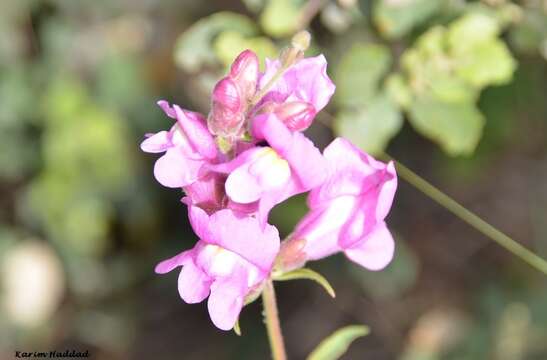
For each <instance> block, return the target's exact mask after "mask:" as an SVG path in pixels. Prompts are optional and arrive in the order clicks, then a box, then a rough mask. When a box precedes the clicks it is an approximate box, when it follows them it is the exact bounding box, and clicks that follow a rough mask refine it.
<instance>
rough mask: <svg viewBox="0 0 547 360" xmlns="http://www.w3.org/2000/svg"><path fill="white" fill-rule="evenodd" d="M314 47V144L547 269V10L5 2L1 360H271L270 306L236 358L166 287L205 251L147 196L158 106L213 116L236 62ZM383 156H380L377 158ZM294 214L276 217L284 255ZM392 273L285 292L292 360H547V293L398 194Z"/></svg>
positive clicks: (352, 272) (339, 271) (392, 4)
mask: <svg viewBox="0 0 547 360" xmlns="http://www.w3.org/2000/svg"><path fill="white" fill-rule="evenodd" d="M304 28H306V29H308V30H309V31H310V32H311V33H312V35H313V42H312V47H311V49H310V50H309V51H308V54H309V55H313V54H317V53H324V54H325V55H326V57H327V59H328V61H329V74H330V76H331V77H332V78H333V79H334V80H335V81H336V83H337V86H338V89H337V94H336V95H335V97H334V98H333V100H332V102H331V104H330V105H329V107H328V108H327V109H326V111H325V113H324V114H322V115H321V116H319V117H318V119H317V121H316V124H315V125H314V126H313V127H312V128H311V129H310V130H309V131H308V135H309V136H311V137H312V138H313V139H314V140H315V141H316V142H317V143H318V144H320V146H321V147H322V146H324V145H325V144H327V143H328V142H329V141H330V140H331V139H332V138H333V136H335V135H345V136H348V137H350V138H351V139H352V140H353V141H354V142H356V143H358V144H359V145H360V146H361V147H363V148H364V149H366V150H367V151H370V152H372V153H375V154H382V152H383V151H388V152H389V154H390V155H392V156H393V157H395V158H396V159H398V160H400V161H401V162H402V163H404V164H406V165H407V166H409V167H410V168H412V169H413V170H414V171H416V172H417V173H418V174H420V175H422V176H423V177H425V178H427V179H428V180H430V181H431V182H432V183H434V184H436V185H437V186H438V187H440V188H441V189H442V190H443V191H445V192H446V193H448V194H450V195H452V196H453V197H455V198H456V199H458V200H459V201H460V202H461V203H463V204H464V205H465V206H466V207H468V208H469V209H471V210H473V211H475V212H477V213H478V214H480V215H481V216H482V217H484V218H485V219H486V220H488V221H489V222H491V223H492V224H494V225H495V226H497V227H499V228H500V229H502V230H503V231H505V232H507V233H508V234H509V235H510V236H513V237H514V238H516V239H518V240H519V241H520V242H522V243H523V244H524V245H526V246H527V247H529V248H531V249H533V250H534V251H535V252H536V253H538V254H540V255H542V256H543V257H547V221H546V220H547V101H546V97H545V96H546V95H545V94H546V90H547V2H545V1H541V0H522V1H517V2H510V1H504V0H484V1H464V0H376V1H373V0H368V1H367V0H364V1H356V0H337V1H336V0H330V1H327V0H325V1H323V0H318V1H316V0H310V1H304V0H245V1H242V2H241V1H236V0H230V1H220V0H218V1H202V0H164V1H152V0H118V1H108V0H95V1H90V0H88V1H84V0H3V1H2V2H1V4H0V286H1V288H0V304H1V306H0V359H11V358H13V357H14V351H15V350H20V351H35V350H38V351H49V350H54V349H58V350H65V349H76V350H80V351H84V350H89V352H90V354H91V357H92V358H93V359H196V360H197V359H200V360H201V359H267V358H268V357H269V349H268V343H267V338H266V333H265V330H264V328H263V324H262V321H261V310H260V304H259V302H257V303H254V304H252V305H250V306H248V307H246V308H245V309H244V311H243V313H242V316H241V318H240V324H241V329H242V332H243V336H241V337H238V336H236V335H235V334H234V333H233V332H228V333H225V332H222V331H220V330H218V329H216V328H215V327H214V326H213V325H212V323H211V322H210V321H209V319H208V315H207V311H206V305H205V303H202V304H198V305H187V304H184V303H183V302H182V300H181V299H180V298H179V297H178V294H177V290H176V276H177V275H176V274H175V273H171V274H169V275H165V276H157V275H154V273H153V267H154V265H155V264H156V263H157V262H158V261H160V260H162V259H164V258H166V257H169V256H171V255H173V254H175V253H178V252H179V251H181V250H182V249H185V248H189V247H191V246H192V245H193V243H194V242H195V241H196V238H195V236H194V235H193V234H192V233H191V230H190V228H189V225H188V221H187V216H186V209H185V208H184V206H182V204H180V202H179V199H180V197H181V196H182V194H181V193H180V192H179V191H177V190H173V189H166V188H163V187H161V186H160V185H159V184H158V183H156V182H155V180H154V178H153V175H152V166H153V162H154V160H155V156H152V155H150V154H144V153H142V152H141V151H140V150H139V143H140V141H141V140H142V139H143V134H144V133H146V132H155V131H158V130H160V129H166V128H168V127H169V126H170V120H169V119H167V118H166V117H165V116H164V115H163V114H162V112H161V111H160V110H159V108H158V107H156V106H155V101H156V100H158V99H167V100H169V101H173V102H176V103H178V104H180V105H181V106H183V107H184V108H187V109H191V110H196V111H201V112H203V113H207V112H208V106H209V92H210V90H211V88H212V86H213V84H214V83H215V81H216V80H218V79H219V78H220V77H221V76H222V74H224V73H225V71H226V66H227V65H228V64H229V63H230V61H231V60H232V59H233V58H234V56H235V55H237V53H238V52H239V51H241V50H243V49H245V48H252V49H254V50H255V51H257V52H258V53H259V55H260V56H261V57H266V56H269V57H275V56H276V54H277V52H278V51H279V49H281V48H282V47H283V46H284V45H286V44H287V42H288V41H289V39H290V37H291V35H292V34H294V33H295V31H297V30H298V29H304ZM386 149H387V150H386ZM304 212H305V204H304V198H303V197H296V198H294V199H292V200H291V201H289V202H288V203H287V204H285V205H283V206H281V207H278V208H276V209H275V210H274V213H273V216H272V220H271V222H272V223H273V224H275V225H277V226H278V227H279V228H280V230H281V232H282V233H284V234H287V233H288V232H289V231H290V230H291V226H293V225H294V224H295V223H296V222H297V220H298V218H299V217H300V216H301V215H302V214H303V213H304ZM388 222H389V224H390V228H391V229H392V231H393V232H394V233H395V234H396V238H397V250H396V257H395V260H394V262H393V263H392V264H391V265H390V266H389V267H388V268H387V269H386V270H384V271H382V272H379V273H372V272H367V271H365V270H364V269H362V268H359V267H357V266H355V265H353V264H352V263H350V262H349V261H347V260H346V259H344V258H343V257H342V256H334V257H331V258H328V259H326V260H323V261H320V262H315V263H311V264H310V267H311V268H313V269H314V270H316V271H319V272H321V273H322V274H323V275H324V276H325V277H326V278H328V279H329V281H330V283H331V284H332V285H333V287H334V288H335V289H336V291H337V297H336V299H334V300H333V299H331V298H329V297H328V296H327V295H326V293H325V292H324V291H323V290H322V289H321V288H319V287H318V286H316V284H314V283H312V282H306V281H294V282H284V283H278V285H277V292H278V300H279V307H280V312H281V318H282V326H283V330H284V333H285V337H286V343H287V347H288V352H289V354H290V358H291V359H303V358H305V356H306V354H308V353H309V352H310V351H311V350H312V349H313V348H314V347H315V346H316V345H317V344H318V343H319V341H320V340H321V339H323V338H324V337H326V336H327V335H328V334H330V333H331V332H333V331H334V330H335V329H337V328H339V327H341V326H344V325H349V324H366V325H368V326H370V328H371V330H372V333H371V335H369V336H367V337H365V338H363V339H360V340H358V341H356V342H355V343H354V344H353V345H352V347H351V348H350V350H349V351H348V353H347V354H346V355H345V357H344V359H375V360H382V359H403V360H433V359H500V360H518V359H530V360H531V359H537V360H540V359H547V341H546V340H547V281H546V279H547V278H546V277H545V276H543V275H541V274H540V273H539V272H537V271H536V270H534V269H532V268H530V267H529V266H527V265H526V264H524V263H523V262H522V261H521V260H519V259H518V258H516V257H515V256H513V255H511V254H510V253H508V252H507V251H505V250H503V249H501V248H500V247H498V246H497V245H496V244H494V243H493V242H491V241H490V240H488V239H486V238H485V237H483V236H482V235H480V234H479V233H477V232H476V231H475V230H473V229H472V228H470V227H468V226H467V225H466V224H464V223H463V222H462V221H460V220H459V219H457V218H456V217H454V216H453V215H452V214H450V213H449V212H447V211H446V210H445V209H443V208H441V207H440V206H438V205H437V204H436V203H434V202H433V201H432V200H430V199H429V198H427V197H426V196H424V195H423V194H422V193H421V192H419V191H418V190H416V189H415V188H413V187H411V186H410V185H408V184H407V183H406V182H405V181H403V180H401V181H400V188H399V191H398V193H397V196H396V201H395V203H394V207H393V209H392V212H391V215H390V217H389V219H388Z"/></svg>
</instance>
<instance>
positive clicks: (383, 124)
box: [334, 95, 403, 154]
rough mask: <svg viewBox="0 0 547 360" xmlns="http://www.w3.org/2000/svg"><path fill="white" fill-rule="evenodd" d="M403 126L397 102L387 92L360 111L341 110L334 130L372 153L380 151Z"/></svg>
mask: <svg viewBox="0 0 547 360" xmlns="http://www.w3.org/2000/svg"><path fill="white" fill-rule="evenodd" d="M402 125H403V117H402V115H401V113H400V111H399V109H398V108H397V105H396V104H395V103H394V102H393V101H392V100H391V99H390V98H389V97H388V96H385V95H381V96H378V97H376V98H375V99H373V100H372V101H371V103H370V104H369V105H367V106H363V107H360V108H359V109H357V110H342V111H340V112H339V113H338V114H337V116H336V119H335V122H334V130H335V132H336V133H337V134H339V135H340V136H344V137H346V138H348V139H349V140H350V141H352V142H353V143H354V144H356V145H357V146H359V147H360V148H362V149H363V150H365V151H366V152H369V153H371V154H379V153H381V152H382V151H383V150H384V149H385V148H386V146H387V144H388V142H389V140H391V138H392V137H394V136H395V135H396V134H397V133H398V132H399V130H400V129H401V126H402Z"/></svg>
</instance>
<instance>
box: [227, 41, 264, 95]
mask: <svg viewBox="0 0 547 360" xmlns="http://www.w3.org/2000/svg"><path fill="white" fill-rule="evenodd" d="M258 72H259V62H258V57H257V56H256V54H255V53H254V52H252V51H251V50H245V51H243V52H242V53H241V54H239V56H238V57H237V58H236V59H235V60H234V62H233V64H232V67H231V68H230V77H231V78H232V80H233V81H234V82H235V83H236V85H237V86H238V87H239V89H240V91H241V96H242V97H243V99H244V100H250V99H251V98H252V97H253V95H254V94H255V92H256V84H257V82H258Z"/></svg>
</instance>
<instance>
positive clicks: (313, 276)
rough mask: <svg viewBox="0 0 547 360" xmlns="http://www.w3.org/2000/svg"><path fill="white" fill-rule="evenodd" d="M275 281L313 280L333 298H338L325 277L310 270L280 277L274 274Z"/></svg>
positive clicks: (300, 270)
mask: <svg viewBox="0 0 547 360" xmlns="http://www.w3.org/2000/svg"><path fill="white" fill-rule="evenodd" d="M273 279H274V280H275V281H288V280H298V279H308V280H313V281H315V282H317V283H318V284H319V285H321V286H322V287H323V288H324V289H325V290H326V291H327V293H328V294H329V295H330V296H331V297H336V294H335V292H334V289H333V288H332V286H331V285H330V284H329V282H328V281H327V279H325V278H324V277H323V275H321V274H319V273H317V272H315V271H313V270H311V269H308V268H301V269H296V270H293V271H289V272H287V273H284V274H279V275H275V274H274V276H273Z"/></svg>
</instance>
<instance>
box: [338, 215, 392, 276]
mask: <svg viewBox="0 0 547 360" xmlns="http://www.w3.org/2000/svg"><path fill="white" fill-rule="evenodd" d="M394 251H395V242H394V241H393V237H392V235H391V233H390V232H389V230H388V228H387V227H386V224H385V223H380V224H378V225H377V227H376V228H375V229H374V231H373V232H372V233H370V234H369V235H368V236H366V237H365V238H364V239H363V240H362V241H360V242H358V243H357V244H356V245H354V246H352V247H351V248H348V249H346V250H345V254H346V256H347V257H348V258H349V259H350V260H352V261H354V262H356V263H357V264H359V265H361V266H363V267H365V268H367V269H369V270H374V271H376V270H382V269H383V268H384V267H386V266H387V265H388V264H389V263H390V262H391V260H392V259H393V253H394Z"/></svg>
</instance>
